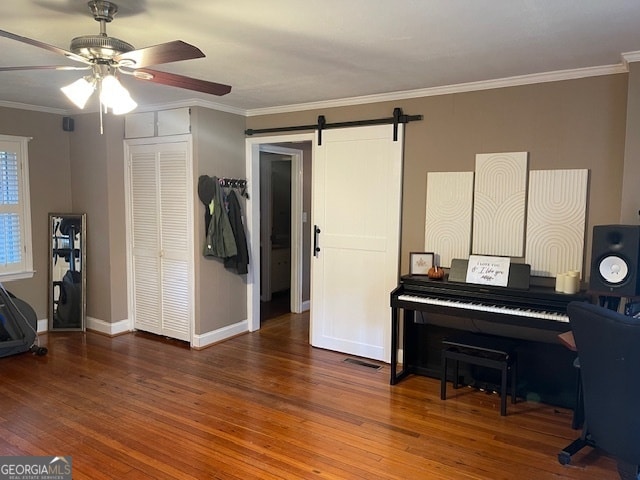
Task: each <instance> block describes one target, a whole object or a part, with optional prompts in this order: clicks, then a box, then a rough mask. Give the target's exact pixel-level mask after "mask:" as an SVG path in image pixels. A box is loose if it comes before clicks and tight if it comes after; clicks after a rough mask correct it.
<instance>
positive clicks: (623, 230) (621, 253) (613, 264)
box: [589, 225, 640, 297]
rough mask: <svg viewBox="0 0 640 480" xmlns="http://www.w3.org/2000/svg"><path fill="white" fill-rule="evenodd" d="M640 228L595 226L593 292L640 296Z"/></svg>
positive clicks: (591, 282)
mask: <svg viewBox="0 0 640 480" xmlns="http://www.w3.org/2000/svg"><path fill="white" fill-rule="evenodd" d="M639 270H640V225H596V226H594V227H593V243H592V249H591V276H590V278H589V290H592V291H594V292H601V293H602V294H604V295H611V296H619V297H633V296H636V295H638V294H639V293H640V274H639V273H638V272H639Z"/></svg>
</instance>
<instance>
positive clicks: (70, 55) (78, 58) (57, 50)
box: [0, 30, 91, 65]
mask: <svg viewBox="0 0 640 480" xmlns="http://www.w3.org/2000/svg"><path fill="white" fill-rule="evenodd" d="M0 37H5V38H10V39H11V40H17V41H18V42H22V43H26V44H28V45H33V46H34V47H39V48H44V49H45V50H49V51H50V52H54V53H58V54H60V55H64V56H65V57H67V58H69V59H71V60H75V61H76V62H82V63H86V64H89V65H90V64H91V62H89V60H87V59H86V58H84V57H82V56H80V55H76V54H75V53H73V52H70V51H68V50H65V49H63V48H59V47H56V46H54V45H49V44H48V43H44V42H41V41H39V40H34V39H33V38H27V37H22V36H20V35H16V34H15V33H11V32H7V31H5V30H0Z"/></svg>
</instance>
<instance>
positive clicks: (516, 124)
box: [247, 74, 638, 274]
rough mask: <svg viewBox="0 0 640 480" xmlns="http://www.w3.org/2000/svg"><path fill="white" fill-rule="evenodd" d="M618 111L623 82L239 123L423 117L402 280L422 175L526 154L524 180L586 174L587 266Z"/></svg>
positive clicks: (413, 246)
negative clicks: (560, 172) (397, 111)
mask: <svg viewBox="0 0 640 480" xmlns="http://www.w3.org/2000/svg"><path fill="white" fill-rule="evenodd" d="M626 102H627V75H625V74H620V75H610V76H601V77H592V78H585V79H579V80H567V81H562V82H553V83H544V84H536V85H527V86H518V87H510V88H502V89H494V90H485V91H477V92H469V93H459V94H451V95H442V96H433V97H423V98H416V99H407V100H402V101H396V102H383V103H377V104H368V105H356V106H350V107H340V108H331V109H323V110H315V111H304V112H294V113H288V114H277V115H265V116H256V117H248V118H247V128H252V129H260V128H269V127H285V126H292V125H303V124H314V123H316V121H317V117H318V115H325V117H326V120H327V122H328V123H333V122H343V121H352V120H362V119H373V118H384V117H390V116H391V115H392V112H393V108H394V107H401V108H402V109H403V112H404V113H405V114H408V115H418V114H422V115H423V116H424V120H422V121H417V122H412V123H410V124H408V125H407V128H406V135H405V159H404V173H403V214H402V246H401V256H402V266H401V270H402V273H407V271H408V256H409V252H410V251H420V250H421V249H423V247H424V218H425V199H426V176H427V172H430V171H473V170H474V165H475V154H476V153H491V152H510V151H527V152H529V168H530V169H532V170H538V169H564V168H587V169H589V170H590V188H589V202H588V220H587V223H588V224H587V232H586V238H587V246H586V249H585V252H586V257H587V259H589V256H590V253H589V252H590V245H591V243H590V238H591V227H592V226H593V225H596V224H604V223H617V222H618V217H619V212H620V201H621V192H622V170H623V164H624V143H625V117H626ZM637 182H638V179H636V184H637ZM587 274H588V272H587Z"/></svg>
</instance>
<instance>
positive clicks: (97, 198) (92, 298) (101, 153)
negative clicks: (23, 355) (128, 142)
mask: <svg viewBox="0 0 640 480" xmlns="http://www.w3.org/2000/svg"><path fill="white" fill-rule="evenodd" d="M74 120H75V122H74V123H75V131H74V132H72V133H71V134H70V140H71V142H70V143H71V147H70V150H71V152H70V156H71V185H72V209H73V211H74V212H75V213H86V214H87V239H86V242H87V268H86V272H87V273H86V274H87V316H89V317H92V319H94V321H95V320H98V321H102V322H107V323H113V322H116V321H119V320H123V319H126V318H127V290H126V286H127V273H126V272H127V271H126V248H125V229H124V226H125V224H126V223H125V206H124V147H123V140H122V139H123V138H124V121H123V118H122V117H118V116H115V115H110V114H109V115H105V116H104V117H103V121H104V133H103V134H101V133H100V123H99V116H98V114H96V113H87V114H82V115H77V116H75V117H74Z"/></svg>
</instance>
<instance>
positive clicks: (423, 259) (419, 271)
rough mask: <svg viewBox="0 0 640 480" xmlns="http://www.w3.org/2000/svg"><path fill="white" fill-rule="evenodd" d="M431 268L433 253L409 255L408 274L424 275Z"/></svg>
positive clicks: (412, 253)
mask: <svg viewBox="0 0 640 480" xmlns="http://www.w3.org/2000/svg"><path fill="white" fill-rule="evenodd" d="M431 267H433V252H411V253H410V254H409V273H410V274H411V275H426V274H427V272H429V269H430V268H431Z"/></svg>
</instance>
